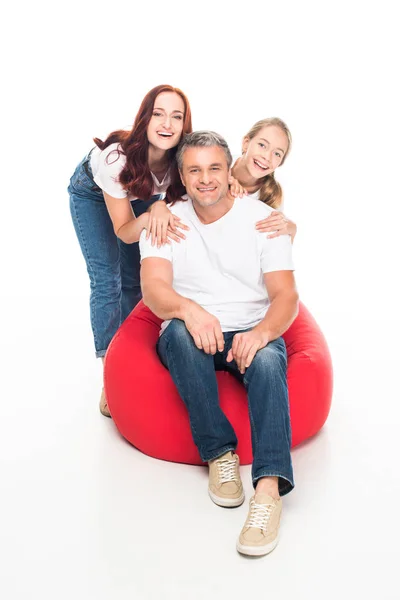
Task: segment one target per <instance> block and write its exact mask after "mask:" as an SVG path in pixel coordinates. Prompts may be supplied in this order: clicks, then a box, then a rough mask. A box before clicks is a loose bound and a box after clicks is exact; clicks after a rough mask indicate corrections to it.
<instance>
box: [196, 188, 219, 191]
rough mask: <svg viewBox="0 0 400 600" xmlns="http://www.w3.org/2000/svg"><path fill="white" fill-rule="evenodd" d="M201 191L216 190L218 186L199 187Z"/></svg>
mask: <svg viewBox="0 0 400 600" xmlns="http://www.w3.org/2000/svg"><path fill="white" fill-rule="evenodd" d="M197 189H198V191H199V192H213V191H214V190H216V189H217V188H216V187H204V188H197Z"/></svg>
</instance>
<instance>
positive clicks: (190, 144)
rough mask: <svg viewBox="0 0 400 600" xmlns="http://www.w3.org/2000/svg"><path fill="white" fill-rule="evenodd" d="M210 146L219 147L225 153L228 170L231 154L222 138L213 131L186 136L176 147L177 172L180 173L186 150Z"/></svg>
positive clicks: (195, 132) (197, 132)
mask: <svg viewBox="0 0 400 600" xmlns="http://www.w3.org/2000/svg"><path fill="white" fill-rule="evenodd" d="M212 146H219V147H220V148H222V150H223V151H224V152H225V156H226V162H227V163H228V169H229V167H230V166H231V164H232V154H231V152H230V150H229V147H228V144H227V143H226V141H225V140H224V138H223V137H222V136H221V135H219V134H218V133H215V131H194V132H193V133H188V134H186V135H185V136H184V137H183V138H182V140H181V142H180V144H179V146H178V150H177V153H176V160H177V163H178V168H179V170H180V171H182V166H183V153H184V152H185V150H186V149H187V148H210V147H212Z"/></svg>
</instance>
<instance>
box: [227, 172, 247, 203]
mask: <svg viewBox="0 0 400 600" xmlns="http://www.w3.org/2000/svg"><path fill="white" fill-rule="evenodd" d="M228 182H229V191H230V193H231V195H232V196H233V197H234V198H236V197H237V196H239V198H243V196H247V192H246V190H245V189H244V187H243V186H241V185H240V183H239V182H238V180H237V179H235V178H234V177H232V175H230V177H229V179H228Z"/></svg>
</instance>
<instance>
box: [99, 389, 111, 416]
mask: <svg viewBox="0 0 400 600" xmlns="http://www.w3.org/2000/svg"><path fill="white" fill-rule="evenodd" d="M99 408H100V412H101V414H102V415H104V416H105V417H110V418H111V413H110V411H109V410H108V404H107V399H106V395H105V393H104V388H103V389H102V390H101V397H100V406H99Z"/></svg>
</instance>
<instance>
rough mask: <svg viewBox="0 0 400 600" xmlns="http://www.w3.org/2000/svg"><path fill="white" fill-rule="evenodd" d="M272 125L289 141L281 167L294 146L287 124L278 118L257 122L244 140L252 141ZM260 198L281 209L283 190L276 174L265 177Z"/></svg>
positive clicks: (272, 206)
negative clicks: (280, 130) (262, 130)
mask: <svg viewBox="0 0 400 600" xmlns="http://www.w3.org/2000/svg"><path fill="white" fill-rule="evenodd" d="M272 125H275V126H276V127H279V128H280V129H282V131H283V132H284V134H285V135H286V137H287V141H288V149H287V151H286V152H285V154H284V156H283V159H282V162H281V164H280V165H279V166H281V165H283V163H284V162H285V159H286V157H287V155H288V154H289V152H290V148H291V146H292V135H291V133H290V131H289V128H288V126H287V125H286V123H284V122H283V121H282V120H281V119H278V117H271V118H270V119H262V120H261V121H257V123H255V124H254V125H253V127H252V128H251V129H250V131H249V132H248V133H246V135H245V136H244V139H246V138H248V139H249V140H251V139H253V138H254V137H255V136H256V135H257V133H258V132H259V131H261V129H263V127H270V126H272ZM259 197H260V200H261V202H264V203H265V204H268V206H270V207H271V208H279V207H280V205H281V204H282V200H283V192H282V188H281V186H280V184H279V183H278V182H277V181H276V179H275V175H274V173H270V174H269V175H266V176H265V177H263V179H262V184H261V188H260V190H259Z"/></svg>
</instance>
